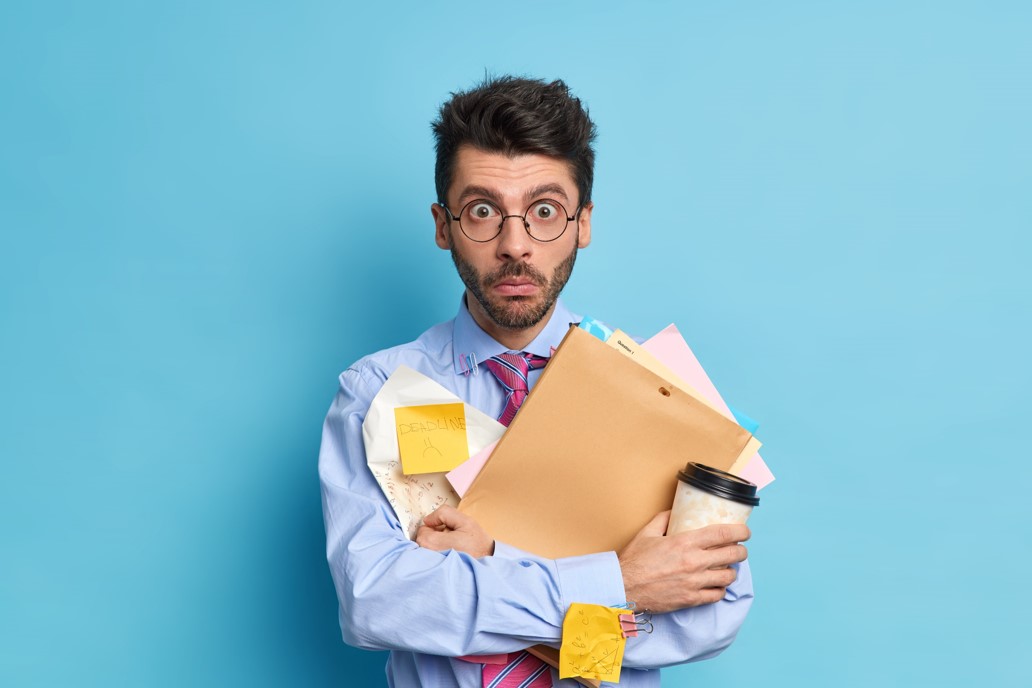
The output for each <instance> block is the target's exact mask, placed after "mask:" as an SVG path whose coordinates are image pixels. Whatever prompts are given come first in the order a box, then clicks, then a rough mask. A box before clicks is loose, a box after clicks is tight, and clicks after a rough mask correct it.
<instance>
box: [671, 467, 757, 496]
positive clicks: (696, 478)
mask: <svg viewBox="0 0 1032 688" xmlns="http://www.w3.org/2000/svg"><path fill="white" fill-rule="evenodd" d="M677 477H678V478H680V479H681V480H683V481H684V482H686V483H688V484H689V485H691V486H693V487H697V488H699V489H700V490H702V491H704V492H709V493H710V494H712V495H716V496H718V497H723V498H724V499H730V500H732V501H735V502H738V503H739V504H748V505H749V506H758V505H759V503H760V498H759V497H757V496H756V484H755V483H751V482H749V481H748V480H746V479H745V478H739V477H738V476H737V475H732V474H731V473H727V472H725V471H722V470H719V469H716V468H713V467H712V466H706V465H704V464H701V463H696V462H694V461H689V462H688V465H687V466H685V467H684V470H683V471H678V472H677Z"/></svg>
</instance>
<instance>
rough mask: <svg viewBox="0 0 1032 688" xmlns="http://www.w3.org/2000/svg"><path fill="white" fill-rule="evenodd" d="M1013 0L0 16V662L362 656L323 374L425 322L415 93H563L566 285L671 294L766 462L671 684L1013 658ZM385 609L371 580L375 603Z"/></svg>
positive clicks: (642, 327)
mask: <svg viewBox="0 0 1032 688" xmlns="http://www.w3.org/2000/svg"><path fill="white" fill-rule="evenodd" d="M1030 32H1032V9H1030V7H1029V5H1028V4H1027V3H1020V2H909V3H904V2H863V3H859V2H858V3H851V4H850V3H834V2H779V3H768V2H730V3H701V2H697V3H688V2H678V3H649V4H645V3H642V4H640V5H637V6H633V7H632V6H630V5H629V4H628V5H625V4H624V3H600V2H563V3H560V2H555V3H544V2H525V3H520V4H516V5H513V4H509V5H499V4H495V3H473V2H465V3H458V2H455V3H425V2H424V3H417V2H410V3H403V2H392V3H381V4H378V5H375V6H374V5H373V4H370V3H343V2H338V3H332V2H291V3H266V2H263V3H257V2H176V3H137V2H110V1H105V2H93V3H73V2H43V1H41V2H31V3H30V2H20V3H19V2H14V3H10V2H8V3H5V4H4V6H3V9H0V101H2V104H0V142H2V146H0V429H2V432H0V460H2V474H0V475H2V478H0V535H2V555H0V684H3V685H5V686H116V685H146V686H184V685H190V686H286V685H297V686H363V685H370V686H375V685H383V679H382V666H383V661H384V656H383V655H382V654H380V653H368V652H362V651H358V650H353V649H351V648H348V647H346V646H345V645H343V644H342V642H341V640H340V636H339V630H338V629H337V619H336V613H337V612H336V601H335V597H334V593H333V589H332V586H331V583H330V578H329V573H328V570H327V567H326V564H325V560H324V552H323V547H324V545H323V531H322V521H321V515H320V508H319V492H318V481H317V476H316V457H317V452H318V445H319V434H320V426H321V422H322V418H323V415H324V414H325V412H326V409H327V407H328V405H329V403H330V401H331V399H332V396H333V394H334V391H335V389H336V376H337V374H338V373H339V371H340V370H342V369H343V368H345V367H346V366H347V365H348V364H349V363H351V362H352V361H354V360H355V359H357V358H358V357H360V356H361V355H364V354H365V353H368V352H370V351H373V350H375V349H379V348H382V347H385V346H389V345H393V344H397V343H400V342H402V341H407V340H409V339H412V338H414V337H415V336H416V335H418V334H419V333H420V332H421V331H422V330H424V329H425V328H426V327H428V326H430V325H432V324H434V323H436V322H439V321H441V320H444V319H447V318H449V317H451V316H452V315H453V313H454V311H455V308H456V306H457V303H458V298H459V295H460V293H461V290H460V285H459V282H458V280H457V278H456V277H455V275H454V271H453V267H452V265H451V263H450V260H449V257H448V254H447V253H445V252H443V251H439V250H437V249H436V247H435V246H434V245H433V241H432V233H433V226H432V223H431V217H430V212H429V205H430V203H431V202H432V201H433V200H434V187H433V153H432V141H431V136H430V129H429V121H430V120H431V119H432V118H433V117H434V114H435V111H436V108H437V107H438V106H439V105H440V103H441V102H442V101H443V100H444V99H445V98H446V97H447V95H448V93H449V92H450V91H453V90H457V89H460V88H465V87H468V86H470V85H472V84H474V83H475V82H476V81H477V80H479V79H480V78H482V77H483V75H484V74H485V72H491V73H496V74H500V73H517V74H527V75H533V76H539V77H544V78H555V77H560V78H563V79H565V80H566V81H567V82H568V83H569V84H570V85H571V86H572V87H573V89H574V91H575V92H576V93H577V94H578V95H579V96H581V97H582V98H583V99H584V100H585V101H586V102H587V104H588V105H589V107H590V110H591V113H592V115H593V117H594V118H595V120H596V121H597V123H598V126H599V129H600V132H601V135H600V137H599V140H598V162H597V181H596V187H595V202H596V210H595V214H594V230H595V231H594V237H593V238H594V242H593V244H592V245H591V246H590V247H589V248H588V249H587V250H585V251H583V252H582V253H581V256H580V259H579V260H578V264H577V268H576V271H575V273H574V277H573V280H572V281H571V283H570V286H569V287H568V289H567V292H566V294H567V302H568V303H569V305H570V306H571V307H573V308H575V309H577V310H579V311H581V312H584V313H589V314H592V315H595V316H596V317H600V318H604V319H606V320H608V321H610V322H612V323H614V324H616V325H619V326H621V327H622V328H624V329H626V330H629V331H632V332H636V333H639V334H641V335H649V334H651V333H653V332H655V331H658V330H659V329H660V328H662V327H663V326H665V325H666V324H668V323H669V322H671V321H674V322H676V323H677V324H678V325H679V326H680V328H681V329H682V331H683V332H684V333H685V334H686V337H687V338H688V340H689V342H690V343H691V344H692V345H693V347H694V348H695V349H696V352H697V353H698V355H699V357H700V358H701V360H702V362H703V363H704V365H706V367H707V368H708V369H709V371H710V374H711V376H712V377H713V379H714V380H715V382H716V383H717V385H718V386H719V387H720V388H721V390H722V391H723V393H724V394H725V396H726V397H727V398H728V400H729V401H730V402H731V403H732V404H734V405H735V406H737V407H739V408H741V409H743V410H744V411H746V412H748V413H749V414H750V415H751V416H753V417H755V418H756V419H757V420H759V421H760V423H761V427H760V432H759V436H760V437H761V439H763V440H764V442H765V443H766V450H765V457H766V458H767V460H768V462H769V463H770V465H771V466H772V467H773V469H774V471H775V472H776V474H777V476H778V480H777V482H776V483H774V484H773V485H772V486H771V487H770V488H768V489H767V490H765V491H764V493H763V504H762V505H761V507H760V508H759V509H758V510H757V511H756V513H755V515H754V518H753V519H752V522H751V525H752V527H753V532H754V537H753V541H752V543H751V547H750V552H751V560H752V565H753V571H754V575H755V579H756V589H757V590H756V594H757V597H756V603H755V606H754V608H753V611H752V613H751V615H750V617H749V619H748V621H747V623H746V624H745V626H744V628H743V630H742V632H741V634H740V635H739V638H738V641H737V642H736V643H735V645H734V646H733V647H732V648H731V649H729V650H728V651H727V652H726V653H725V654H724V655H723V656H721V657H720V658H718V659H716V660H714V661H710V662H705V663H701V664H697V665H688V666H684V667H679V668H676V669H671V670H669V671H667V672H664V685H665V686H668V687H669V686H714V685H719V686H725V687H727V688H731V687H733V686H756V685H765V686H858V687H859V686H878V685H885V686H911V685H936V686H971V685H975V684H976V683H977V684H984V685H995V686H1027V685H1032V668H1030V665H1029V664H1028V648H1029V643H1030V636H1029V633H1028V630H1027V629H1028V625H1027V624H1028V620H1029V619H1028V616H1029V614H1030V612H1032V595H1030V593H1029V583H1028V582H1027V581H1026V576H1027V572H1028V570H1029V567H1030V565H1032V527H1030V521H1032V519H1030V508H1029V506H1028V504H1029V498H1028V492H1029V487H1030V485H1029V479H1030V477H1032V474H1030V469H1029V465H1028V461H1027V454H1028V440H1027V435H1026V432H1027V427H1028V425H1027V420H1028V418H1029V415H1030V412H1032V409H1030V407H1029V403H1028V400H1027V396H1026V390H1027V389H1028V387H1029V386H1030V384H1032V375H1030V367H1029V363H1028V348H1029V347H1028V337H1029V335H1030V331H1032V330H1030V310H1032V309H1030V294H1032V284H1030V280H1029V277H1028V263H1029V260H1030V257H1032V256H1030V253H1032V252H1030V248H1032V242H1030V239H1029V233H1030V230H1032V194H1030V193H1029V188H1030V180H1032V174H1030V173H1032V169H1030V167H1032V135H1030V126H1029V122H1032V41H1030V40H1029V36H1030ZM399 604H403V601H399Z"/></svg>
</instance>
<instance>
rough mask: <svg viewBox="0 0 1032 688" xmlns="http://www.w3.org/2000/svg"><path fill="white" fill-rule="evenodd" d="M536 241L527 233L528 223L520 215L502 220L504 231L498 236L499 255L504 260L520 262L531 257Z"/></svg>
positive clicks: (508, 216) (507, 216) (509, 216)
mask: <svg viewBox="0 0 1032 688" xmlns="http://www.w3.org/2000/svg"><path fill="white" fill-rule="evenodd" d="M533 245H534V241H533V239H531V238H530V234H528V233H527V222H526V220H524V219H523V217H521V216H520V215H506V216H505V217H503V218H502V231H501V233H500V234H499V235H498V246H497V249H496V251H497V253H498V257H499V258H501V259H503V260H514V261H520V260H525V259H527V258H529V257H530V254H531V253H532V252H533Z"/></svg>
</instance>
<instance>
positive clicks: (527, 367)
mask: <svg viewBox="0 0 1032 688" xmlns="http://www.w3.org/2000/svg"><path fill="white" fill-rule="evenodd" d="M546 363H548V359H547V358H542V357H541V356H535V355H534V354H528V353H518V354H499V355H497V356H492V357H491V358H489V359H487V360H486V361H484V365H485V366H487V369H488V370H490V371H491V372H492V373H493V374H494V376H495V377H496V378H498V381H499V382H500V383H502V387H504V388H505V391H506V392H507V394H506V397H505V408H504V409H503V410H502V415H500V416H498V422H499V423H501V424H502V425H504V426H506V427H508V425H509V423H511V422H512V419H513V418H515V417H516V412H517V411H518V410H519V409H520V406H522V405H523V400H524V399H526V398H527V392H528V385H527V374H528V373H529V372H530V371H531V370H537V369H538V368H544V367H545V364H546Z"/></svg>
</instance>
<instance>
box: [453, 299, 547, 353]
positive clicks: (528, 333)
mask: <svg viewBox="0 0 1032 688" xmlns="http://www.w3.org/2000/svg"><path fill="white" fill-rule="evenodd" d="M466 307H467V308H468V309H469V314H470V315H471V316H473V322H475V323H476V324H477V325H480V329H482V330H483V331H484V332H487V333H488V334H489V335H491V338H492V339H494V340H495V341H496V342H498V343H499V344H501V345H502V346H504V347H506V348H507V349H509V350H510V351H523V349H524V348H526V346H527V345H528V344H530V343H531V342H532V341H534V338H535V337H537V336H538V335H539V334H541V331H542V330H543V329H545V325H547V324H548V321H549V320H550V319H551V317H552V313H554V312H555V304H554V303H553V304H552V307H551V308H549V309H548V312H547V313H545V317H543V318H541V320H539V321H538V322H537V324H536V325H533V326H531V327H528V328H526V329H522V330H512V329H509V328H507V327H502V326H500V325H499V324H498V323H496V322H495V321H494V320H491V318H490V317H489V316H488V315H487V311H485V310H484V307H483V306H481V305H480V302H479V301H477V300H476V299H475V298H473V296H472V295H471V294H470V293H469V292H468V291H467V292H466Z"/></svg>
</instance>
